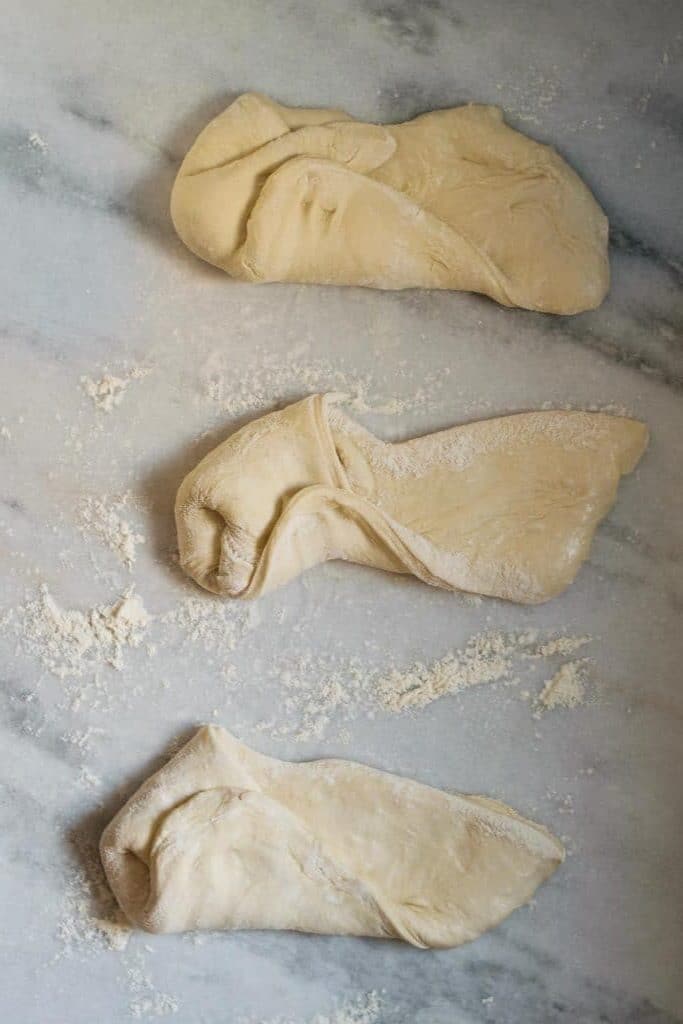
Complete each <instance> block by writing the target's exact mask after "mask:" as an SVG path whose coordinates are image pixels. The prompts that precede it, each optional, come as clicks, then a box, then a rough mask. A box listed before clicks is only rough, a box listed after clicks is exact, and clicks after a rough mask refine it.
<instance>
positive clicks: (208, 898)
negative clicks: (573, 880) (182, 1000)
mask: <svg viewBox="0 0 683 1024" xmlns="http://www.w3.org/2000/svg"><path fill="white" fill-rule="evenodd" d="M100 849H101V854H102V863H103V865H104V869H105V872H106V875H107V878H108V880H109V884H110V885H111V888H112V890H113V892H114V894H115V896H116V898H117V900H118V901H119V904H120V905H121V908H122V909H123V911H124V912H125V913H126V915H127V916H128V917H129V918H130V920H131V921H132V922H134V923H135V924H138V925H140V927H142V928H145V929H146V930H147V931H152V932H180V931H189V930H194V929H200V928H212V929H233V928H240V929H244V928H274V929H287V930H290V931H303V932H315V933H318V934H334V935H369V936H372V937H375V938H395V939H403V940H404V941H405V942H410V943H412V944H413V945H415V946H420V947H425V948H426V947H430V946H434V947H440V946H441V947H442V946H457V945H459V944H460V943H462V942H467V941H469V940H470V939H474V938H476V936H477V935H480V934H481V933H482V932H483V931H486V929H487V928H492V927H493V926H494V925H496V924H498V923H499V922H500V921H502V920H503V919H504V918H505V917H507V915H508V914H510V913H511V911H513V910H514V909H515V908H516V907H519V906H521V905H522V904H523V903H526V902H527V900H529V899H530V898H531V896H532V895H533V893H534V891H535V890H536V888H537V887H538V886H539V885H540V884H541V882H543V881H544V880H545V879H546V878H548V876H549V875H551V874H552V873H553V871H554V870H555V869H556V867H557V866H558V865H559V864H560V863H561V861H562V859H563V857H564V851H563V848H562V846H561V844H560V843H559V842H558V840H557V839H555V838H554V837H553V836H552V835H550V833H549V832H547V831H546V830H545V829H544V828H542V827H541V826H540V825H535V824H533V823H532V822H530V821H526V820H525V819H524V818H521V817H519V816H518V815H517V814H515V813H514V811H512V810H510V808H508V807H506V806H505V805H504V804H501V803H498V802H497V801H495V800H488V799H486V798H485V797H479V796H457V795H452V794H450V793H443V792H441V790H438V789H432V788H431V787H429V786H423V785H420V783H418V782H412V781H411V780H409V779H402V778H399V777H397V776H395V775H388V774H386V773H385V772H380V771H376V770H374V769H372V768H366V767H364V766H363V765H360V764H354V763H353V762H351V761H338V760H325V761H310V762H308V763H304V764H290V763H288V762H285V761H277V760H275V759H274V758H270V757H264V756H263V755H261V754H257V753H255V752H254V751H252V750H250V749H249V748H248V747H245V746H244V745H243V744H242V743H239V742H238V741H237V740H236V739H235V738H234V737H233V736H231V735H230V734H229V733H228V732H226V731H225V730H224V729H220V728H217V727H216V726H204V727H203V728H202V729H200V730H199V732H198V733H196V735H195V736H194V737H193V739H191V740H190V742H189V743H188V744H187V745H186V746H185V747H184V748H183V749H182V750H181V751H180V753H179V754H177V755H176V757H174V758H173V760H172V761H171V762H170V763H169V764H167V765H166V766H165V767H164V768H162V769H161V771H159V772H157V774H156V775H153V776H152V777H151V778H150V779H149V780H148V781H147V782H146V783H145V784H144V785H143V786H142V787H141V788H140V789H139V790H138V792H137V793H136V794H135V795H134V796H133V797H132V798H131V799H130V800H129V801H128V803H127V804H126V805H125V807H124V808H123V809H122V810H121V811H119V813H118V814H117V815H116V817H115V818H114V820H113V821H112V822H111V824H110V825H109V826H108V827H107V829H106V830H105V832H104V835H103V836H102V841H101V844H100Z"/></svg>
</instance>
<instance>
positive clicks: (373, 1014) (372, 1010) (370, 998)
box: [238, 990, 384, 1024]
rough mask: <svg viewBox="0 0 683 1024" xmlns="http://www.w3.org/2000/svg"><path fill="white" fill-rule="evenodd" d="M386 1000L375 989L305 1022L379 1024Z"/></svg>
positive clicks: (284, 1020)
mask: <svg viewBox="0 0 683 1024" xmlns="http://www.w3.org/2000/svg"><path fill="white" fill-rule="evenodd" d="M383 1002H384V1000H383V999H382V994H380V993H379V992H377V991H376V990H373V991H371V992H363V993H361V994H360V995H358V996H356V997H355V998H354V999H350V1000H347V1001H346V1002H344V1003H342V1004H341V1005H340V1006H338V1007H337V1008H336V1009H334V1010H332V1011H330V1012H329V1013H316V1014H314V1016H313V1017H309V1018H308V1019H307V1021H306V1022H305V1024H378V1022H379V1019H380V1013H381V1011H382V1006H383ZM238 1024H304V1021H302V1020H301V1019H299V1020H298V1021H295V1020H294V1018H292V1017H271V1018H270V1019H269V1020H267V1021H265V1020H263V1018H262V1017H261V1018H258V1020H257V1019H256V1018H254V1017H248V1018H247V1017H241V1018H239V1021H238Z"/></svg>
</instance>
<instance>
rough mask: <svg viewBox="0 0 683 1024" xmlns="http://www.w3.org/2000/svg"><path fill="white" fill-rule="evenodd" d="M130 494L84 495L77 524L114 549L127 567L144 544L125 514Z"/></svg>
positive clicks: (84, 531)
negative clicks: (116, 495) (114, 496)
mask: <svg viewBox="0 0 683 1024" xmlns="http://www.w3.org/2000/svg"><path fill="white" fill-rule="evenodd" d="M129 501H130V495H128V494H126V495H123V496H122V497H120V498H109V497H107V496H106V495H103V496H102V497H100V498H96V497H88V498H83V500H82V501H81V503H80V505H79V508H78V525H79V529H80V530H81V532H82V533H84V534H85V533H92V534H94V535H95V536H96V537H97V539H98V540H99V541H100V542H101V543H102V544H104V545H105V547H107V548H109V550H110V551H113V552H114V554H115V555H116V556H117V558H119V560H120V561H121V562H123V564H124V565H125V566H126V568H127V569H132V567H133V565H134V564H135V559H136V551H135V549H136V547H137V546H138V544H144V543H145V537H144V535H143V534H142V533H140V532H139V531H138V530H136V529H135V527H134V526H132V525H131V524H130V523H129V522H128V521H127V520H126V519H124V518H123V516H122V514H121V513H122V511H123V510H124V509H125V508H126V506H127V505H128V504H129Z"/></svg>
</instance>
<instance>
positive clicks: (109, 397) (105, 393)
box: [80, 366, 150, 412]
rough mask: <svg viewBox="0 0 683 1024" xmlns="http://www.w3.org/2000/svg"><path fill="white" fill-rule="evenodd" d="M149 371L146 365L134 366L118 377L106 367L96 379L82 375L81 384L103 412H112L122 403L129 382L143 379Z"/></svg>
mask: <svg viewBox="0 0 683 1024" xmlns="http://www.w3.org/2000/svg"><path fill="white" fill-rule="evenodd" d="M149 372H150V371H149V369H147V368H146V367H142V366H134V367H133V369H132V370H130V371H129V372H128V373H127V374H126V376H125V377H118V376H116V375H115V374H111V373H108V372H107V371H106V369H105V372H104V373H103V375H102V376H101V377H99V378H98V379H96V380H95V379H93V378H92V377H81V380H80V384H81V388H82V389H83V391H84V392H85V394H86V395H87V396H88V398H90V399H92V402H93V404H94V405H95V406H96V407H97V408H98V409H100V410H101V411H102V412H111V411H112V410H113V409H115V408H116V407H117V406H119V405H121V402H122V401H123V396H124V394H125V392H126V390H127V388H128V386H129V384H130V383H131V382H132V381H134V380H141V379H142V378H143V377H146V376H147V374H148V373H149Z"/></svg>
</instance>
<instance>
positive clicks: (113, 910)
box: [55, 833, 132, 960]
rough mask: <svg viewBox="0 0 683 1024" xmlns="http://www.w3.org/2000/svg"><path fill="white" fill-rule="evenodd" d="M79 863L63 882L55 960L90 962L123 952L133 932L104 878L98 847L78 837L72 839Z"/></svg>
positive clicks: (74, 836)
mask: <svg viewBox="0 0 683 1024" xmlns="http://www.w3.org/2000/svg"><path fill="white" fill-rule="evenodd" d="M71 844H72V846H73V849H74V855H75V857H76V858H77V862H76V863H75V864H74V865H73V866H71V867H70V868H69V870H68V871H67V874H66V878H65V880H64V888H63V896H62V907H61V916H60V920H59V924H58V926H57V938H58V940H59V943H60V950H59V952H58V953H57V956H56V957H55V959H56V960H62V959H64V957H74V956H79V957H81V958H87V957H89V956H92V955H93V954H94V953H96V952H98V951H100V952H101V951H103V950H107V949H109V950H116V951H119V952H120V951H122V950H124V949H125V948H126V946H127V945H128V941H129V939H130V936H131V934H132V928H131V927H130V925H128V924H127V922H126V919H125V917H124V915H123V913H122V911H121V910H120V909H119V906H118V904H117V902H116V900H115V899H114V896H113V894H112V892H111V890H110V888H109V886H108V884H107V880H106V878H105V876H104V871H103V869H102V864H101V861H100V857H99V851H98V849H97V845H96V844H95V843H93V842H92V841H91V840H89V839H87V838H85V837H84V836H83V835H82V834H80V833H77V834H74V835H72V836H71Z"/></svg>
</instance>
